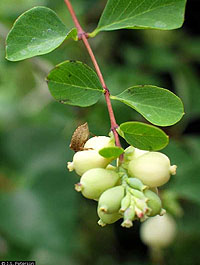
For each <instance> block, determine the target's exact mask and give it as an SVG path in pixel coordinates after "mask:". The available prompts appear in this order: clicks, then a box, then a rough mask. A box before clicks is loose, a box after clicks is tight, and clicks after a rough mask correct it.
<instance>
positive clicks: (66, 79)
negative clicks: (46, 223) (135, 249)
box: [6, 0, 186, 227]
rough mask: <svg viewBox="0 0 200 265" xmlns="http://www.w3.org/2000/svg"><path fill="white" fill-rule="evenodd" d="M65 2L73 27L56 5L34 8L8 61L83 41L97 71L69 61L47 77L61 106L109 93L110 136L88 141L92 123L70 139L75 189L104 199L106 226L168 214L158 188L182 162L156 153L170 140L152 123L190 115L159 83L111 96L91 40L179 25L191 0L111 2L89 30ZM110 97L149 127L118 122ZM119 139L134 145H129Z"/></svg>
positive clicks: (20, 22)
mask: <svg viewBox="0 0 200 265" xmlns="http://www.w3.org/2000/svg"><path fill="white" fill-rule="evenodd" d="M64 2H65V4H66V6H67V8H68V10H69V12H70V14H71V17H72V19H73V21H74V24H75V28H72V29H69V28H68V27H67V26H66V25H64V24H63V23H62V21H61V20H60V19H59V18H58V16H57V15H56V13H55V12H54V11H53V10H51V9H49V8H46V7H42V6H38V7H34V8H32V9H30V10H28V11H26V12H25V13H23V14H22V15H21V16H20V17H19V18H18V19H17V20H16V22H15V23H14V25H13V27H12V29H11V30H10V32H9V34H8V36H7V40H6V58H7V59H8V60H10V61H20V60H24V59H27V58H31V57H34V56H38V55H42V54H46V53H49V52H51V51H53V50H54V49H56V48H57V47H58V46H60V45H61V44H62V43H63V42H64V41H66V40H67V39H69V38H71V39H73V40H74V41H82V42H83V43H84V45H85V47H86V51H87V52H88V54H89V56H90V58H91V60H92V63H93V65H94V70H95V71H94V70H93V69H92V68H90V67H89V66H87V65H86V64H84V63H83V62H80V61H71V60H67V61H64V62H61V63H60V64H59V65H57V66H56V67H55V68H54V69H52V71H51V72H50V73H49V74H48V76H47V79H46V80H47V83H48V87H49V90H50V93H51V95H52V96H53V97H54V98H55V99H56V100H57V101H58V102H59V103H61V104H68V105H72V106H78V107H88V106H91V105H93V104H95V103H97V101H98V100H99V98H100V97H101V96H102V95H103V96H104V97H105V101H106V105H107V108H108V113H109V117H110V123H111V128H110V132H109V134H108V136H95V137H92V138H90V139H89V134H90V133H89V128H88V124H87V122H86V123H85V124H83V125H81V126H79V127H78V128H77V129H76V131H75V132H74V134H73V136H72V140H71V144H70V147H71V149H72V150H74V151H75V154H74V157H73V161H72V162H69V163H68V169H69V171H72V170H75V172H76V173H77V174H78V175H79V176H80V181H79V183H77V184H76V186H75V188H76V190H77V191H80V192H81V193H82V194H83V196H84V197H86V198H88V199H92V200H96V201H98V207H97V213H98V216H99V222H98V223H99V225H101V226H104V225H106V224H111V223H114V222H115V221H117V220H119V219H123V221H122V226H123V227H131V226H132V225H133V221H134V220H141V221H144V220H145V219H147V218H148V217H152V216H155V215H163V214H164V213H165V210H164V209H163V208H162V202H161V199H160V198H159V195H158V189H157V188H158V187H160V186H162V185H164V184H165V183H167V182H168V181H169V179H170V176H171V175H174V174H175V173H176V166H175V165H171V163H170V160H169V158H168V157H167V156H166V155H164V154H162V153H160V152H158V151H159V150H161V149H163V148H164V147H166V145H167V144H168V141H169V139H168V136H167V135H166V134H165V132H164V131H162V130H161V129H160V128H157V127H155V126H154V125H157V126H160V127H162V126H163V127H164V126H171V125H173V124H175V123H177V122H178V121H179V120H180V119H181V118H182V116H183V114H184V110H183V104H182V102H181V100H180V98H178V97H177V96H176V95H175V94H173V93H172V92H170V91H169V90H167V89H164V88H160V87H157V86H153V85H135V86H132V87H129V88H127V89H125V90H124V91H123V92H122V93H120V94H119V95H112V94H111V91H109V88H108V87H107V86H106V83H105V81H104V77H103V75H102V73H101V70H100V67H99V65H98V63H97V61H96V58H95V56H94V53H93V51H92V49H91V46H90V44H89V41H88V39H89V38H93V37H95V36H96V35H97V34H99V33H100V32H101V31H112V30H120V29H151V30H152V29H154V30H172V29H177V28H180V27H181V26H182V24H183V21H184V11H185V4H186V0H176V1H174V0H144V1H138V0H108V1H107V4H106V6H105V9H104V10H103V13H102V15H101V17H100V20H99V23H98V25H97V27H96V29H95V30H94V31H93V32H91V33H88V32H86V31H84V30H83V28H82V27H81V25H80V23H79V21H78V18H77V16H76V14H75V11H74V9H73V7H72V5H71V3H70V0H64ZM107 34H108V33H107ZM111 100H114V101H117V102H121V103H124V104H126V105H128V106H129V107H130V108H132V109H134V110H135V111H137V112H138V113H140V114H141V115H142V116H143V117H144V118H145V119H146V120H147V121H148V124H147V123H142V122H137V121H125V122H124V123H122V124H120V125H118V124H117V122H116V119H115V116H114V111H113V108H112V104H111ZM149 123H151V124H153V125H151V124H149ZM120 137H122V138H124V139H125V140H126V142H127V143H128V144H129V147H128V148H127V149H125V150H124V149H123V148H122V147H121V144H120Z"/></svg>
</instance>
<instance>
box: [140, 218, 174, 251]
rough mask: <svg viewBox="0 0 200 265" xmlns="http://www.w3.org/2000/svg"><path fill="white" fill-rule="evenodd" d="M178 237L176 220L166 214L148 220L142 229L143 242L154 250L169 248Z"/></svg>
mask: <svg viewBox="0 0 200 265" xmlns="http://www.w3.org/2000/svg"><path fill="white" fill-rule="evenodd" d="M175 235H176V223H175V221H174V219H173V218H172V217H171V216H170V215H168V214H165V215H163V216H159V215H157V216H155V217H150V218H148V219H147V220H146V221H145V222H144V223H143V224H142V225H141V229H140V236H141V240H142V241H143V242H144V243H145V244H146V245H148V246H150V247H154V248H165V247H168V246H169V245H170V244H171V243H172V242H173V240H174V238H175Z"/></svg>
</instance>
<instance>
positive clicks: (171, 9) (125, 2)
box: [91, 0, 186, 36]
mask: <svg viewBox="0 0 200 265" xmlns="http://www.w3.org/2000/svg"><path fill="white" fill-rule="evenodd" d="M185 4H186V0H176V1H174V0H159V1H157V0H141V1H138V0H108V2H107V5H106V7H105V9H104V11H103V14H102V16H101V18H100V21H99V24H98V26H97V28H96V29H95V31H94V32H92V33H91V36H95V35H96V34H97V33H98V32H100V31H108V30H117V29H159V30H170V29H176V28H180V27H181V26H182V24H183V21H184V12H185Z"/></svg>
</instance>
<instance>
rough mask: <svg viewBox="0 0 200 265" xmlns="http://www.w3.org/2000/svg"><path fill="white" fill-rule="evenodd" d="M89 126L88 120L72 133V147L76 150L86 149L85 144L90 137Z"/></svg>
mask: <svg viewBox="0 0 200 265" xmlns="http://www.w3.org/2000/svg"><path fill="white" fill-rule="evenodd" d="M89 134H90V132H89V128H88V124H87V122H86V123H84V124H82V125H80V126H78V128H76V130H75V132H74V133H73V135H72V139H71V143H70V146H69V147H70V148H71V149H72V150H74V151H75V152H78V151H82V150H84V144H85V143H86V142H87V140H88V138H89Z"/></svg>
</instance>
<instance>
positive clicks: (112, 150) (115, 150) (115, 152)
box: [99, 146, 124, 159]
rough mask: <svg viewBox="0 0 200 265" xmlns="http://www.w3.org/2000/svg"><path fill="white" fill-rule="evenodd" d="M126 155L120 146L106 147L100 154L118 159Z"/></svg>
mask: <svg viewBox="0 0 200 265" xmlns="http://www.w3.org/2000/svg"><path fill="white" fill-rule="evenodd" d="M123 153H124V149H123V148H121V147H118V146H113V147H104V148H102V149H101V150H99V154H100V155H101V156H103V157H105V158H110V159H116V158H118V157H119V156H120V155H121V154H123Z"/></svg>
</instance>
